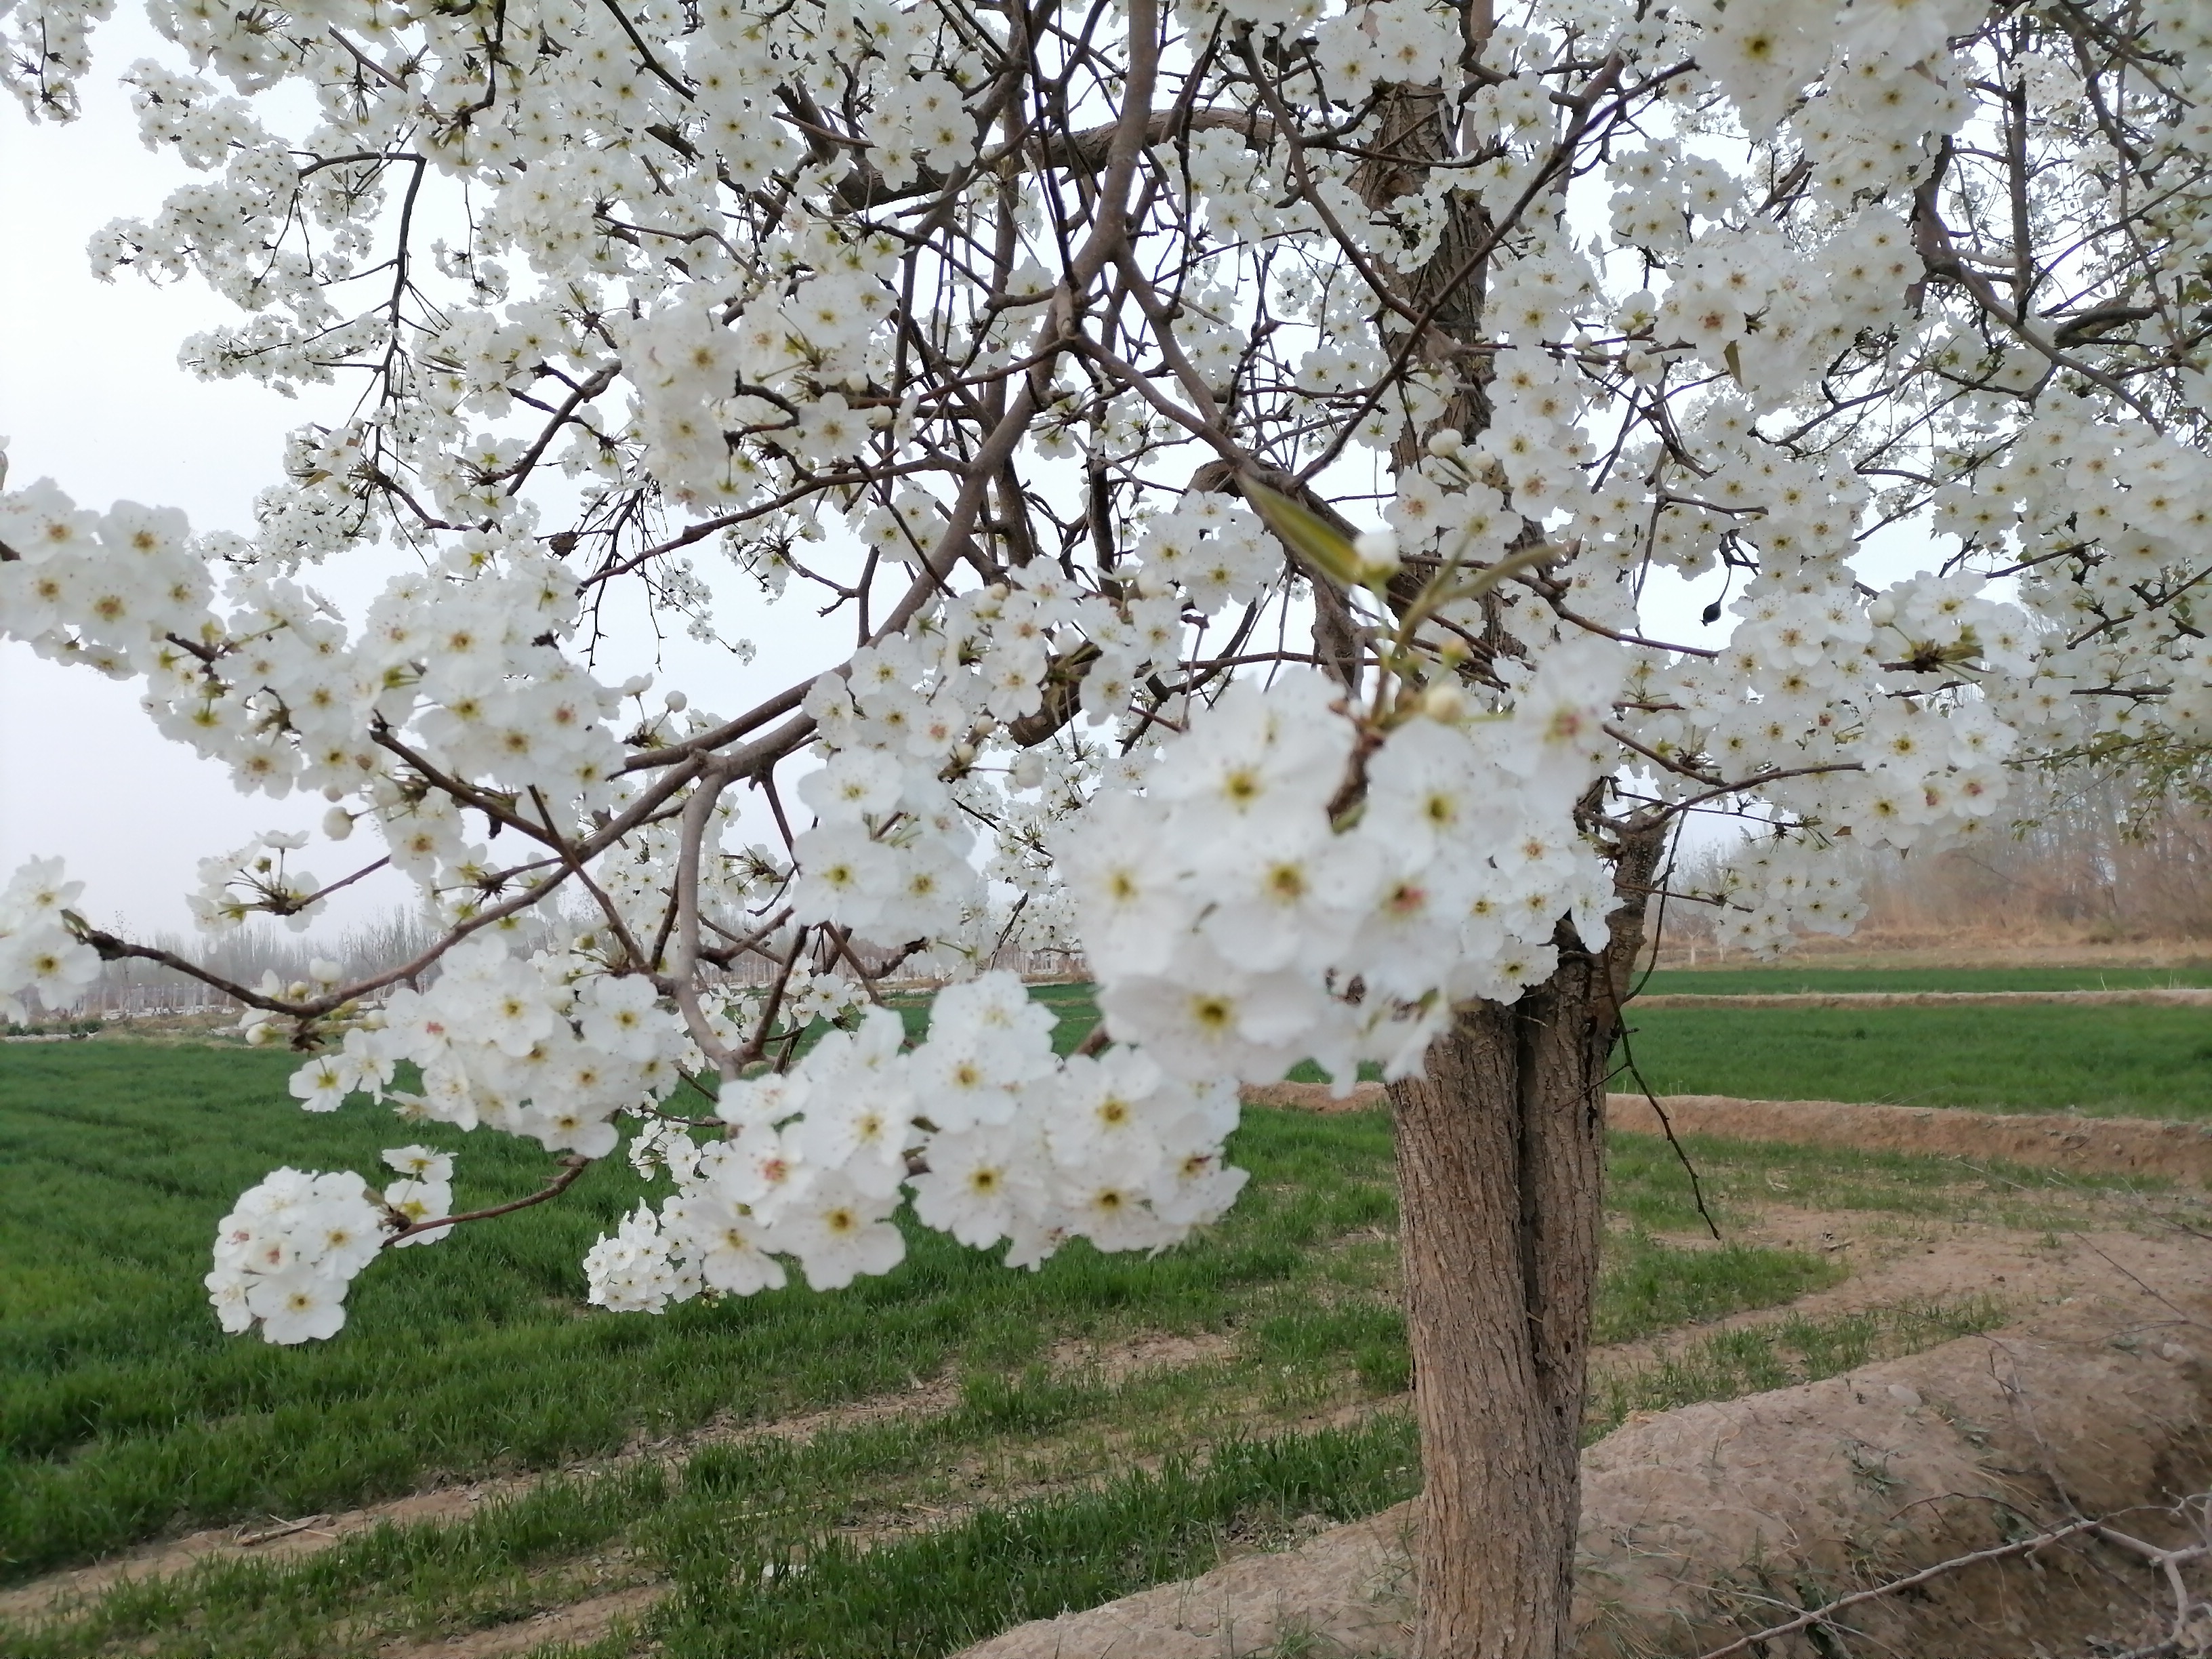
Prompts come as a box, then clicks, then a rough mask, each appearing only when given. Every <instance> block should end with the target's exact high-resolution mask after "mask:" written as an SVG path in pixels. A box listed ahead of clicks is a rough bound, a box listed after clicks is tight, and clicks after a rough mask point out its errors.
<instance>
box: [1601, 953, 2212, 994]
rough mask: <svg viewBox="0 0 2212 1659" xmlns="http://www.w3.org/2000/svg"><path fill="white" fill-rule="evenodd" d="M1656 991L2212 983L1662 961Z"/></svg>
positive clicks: (2060, 972) (2105, 975) (2136, 973)
mask: <svg viewBox="0 0 2212 1659" xmlns="http://www.w3.org/2000/svg"><path fill="white" fill-rule="evenodd" d="M1641 984H1642V986H1643V988H1644V991H1645V992H1646V993H1648V994H1650V995H1653V996H1662V995H1666V996H1708V997H1718V996H1747V995H1759V996H1791V995H1796V994H1802V993H1806V992H1813V993H1816V994H1822V995H1832V994H1835V993H1837V992H1839V991H1840V992H1846V993H1848V992H1852V991H2144V990H2201V989H2204V988H2206V987H2212V965H2205V964H2202V963H2197V964H2191V965H2189V966H2186V967H2180V968H1818V967H1813V966H1810V965H1807V966H1802V967H1801V966H1798V965H1797V964H1796V963H1789V962H1784V963H1776V964H1773V965H1771V966H1765V967H1750V968H1662V969H1657V970H1656V971H1655V972H1653V973H1651V974H1649V975H1645V976H1644V979H1643V980H1642V981H1641Z"/></svg>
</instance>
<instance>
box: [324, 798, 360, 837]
mask: <svg viewBox="0 0 2212 1659" xmlns="http://www.w3.org/2000/svg"><path fill="white" fill-rule="evenodd" d="M323 834H324V836H325V837H327V838H328V839H329V840H331V841H343V840H344V839H345V838H346V837H347V836H350V835H351V834H353V814H352V813H350V812H349V811H346V810H345V808H344V807H343V806H333V807H332V808H331V810H330V811H327V812H325V813H324V814H323Z"/></svg>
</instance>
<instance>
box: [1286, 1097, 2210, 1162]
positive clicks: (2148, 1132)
mask: <svg viewBox="0 0 2212 1659" xmlns="http://www.w3.org/2000/svg"><path fill="white" fill-rule="evenodd" d="M1244 1100H1245V1103H1247V1104H1248V1105H1254V1106H1280V1107H1289V1108H1291V1109H1295V1110H1299V1111H1309V1112H1364V1111H1370V1110H1374V1109H1377V1108H1380V1107H1383V1106H1384V1105H1386V1104H1387V1103H1388V1100H1387V1097H1386V1096H1385V1095H1384V1094H1383V1085H1381V1084H1379V1083H1361V1084H1358V1085H1354V1086H1353V1088H1352V1091H1351V1092H1350V1093H1349V1094H1346V1095H1344V1096H1342V1097H1338V1096H1336V1095H1334V1094H1333V1093H1332V1092H1331V1091H1330V1090H1329V1088H1328V1085H1326V1084H1321V1083H1269V1084H1262V1085H1256V1086H1255V1087H1252V1088H1248V1089H1246V1090H1245V1091H1244ZM1659 1103H1660V1105H1661V1106H1662V1108H1663V1109H1665V1111H1666V1121H1667V1122H1668V1124H1671V1125H1672V1126H1673V1127H1674V1133H1677V1134H1689V1135H1718V1136H1723V1137H1725V1138H1727V1139H1731V1140H1770V1141H1783V1142H1786V1143H1790V1144H1792V1145H1797V1146H1844V1147H1849V1148H1851V1149H1853V1150H1854V1151H1857V1152H1910V1153H1915V1154H1917V1155H1919V1156H1922V1157H1929V1158H1960V1159H1962V1160H1966V1161H1969V1162H1975V1163H1982V1162H1990V1161H1996V1162H1999V1163H2006V1164H2030V1165H2033V1166H2036V1167H2039V1168H2050V1169H2062V1170H2071V1171H2074V1172H2075V1173H2078V1174H2084V1175H2088V1174H2095V1175H2118V1176H2146V1177H2149V1178H2152V1179H2155V1180H2161V1181H2173V1182H2181V1183H2183V1184H2185V1185H2204V1186H2212V1123H2203V1124H2197V1123H2171V1122H2160V1121H2154V1120H2152V1119H2148V1118H2131V1117H2078V1116H2076V1115H2074V1114H2072V1113H2070V1112H2017V1113H2011V1112H1975V1111H1969V1110H1967V1109H1966V1108H1964V1107H1954V1106H1872V1105H1859V1104H1855V1103H1850V1102H1846V1101H1840V1100H1742V1099H1739V1098H1737V1097H1735V1096H1733V1095H1662V1096H1660V1097H1659ZM1605 1115H1606V1121H1607V1123H1608V1124H1609V1125H1610V1126H1611V1127H1613V1128H1616V1129H1626V1130H1629V1131H1632V1133H1637V1134H1653V1135H1656V1134H1661V1133H1664V1132H1665V1131H1664V1128H1663V1127H1662V1124H1661V1122H1660V1119H1659V1116H1658V1115H1657V1114H1656V1113H1655V1112H1654V1111H1653V1110H1652V1109H1651V1103H1650V1100H1648V1099H1647V1098H1646V1097H1644V1096H1642V1095H1618V1094H1617V1095H1607V1097H1606V1099H1605Z"/></svg>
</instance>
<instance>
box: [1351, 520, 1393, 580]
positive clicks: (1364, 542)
mask: <svg viewBox="0 0 2212 1659" xmlns="http://www.w3.org/2000/svg"><path fill="white" fill-rule="evenodd" d="M1352 557H1353V558H1354V559H1355V560H1356V561H1358V569H1359V583H1360V586H1363V587H1380V586H1383V584H1384V583H1385V582H1387V581H1389V580H1390V578H1391V577H1393V576H1395V575H1396V574H1398V538H1397V535H1396V533H1395V532H1392V531H1388V530H1370V531H1369V532H1367V533H1366V534H1365V535H1364V536H1361V537H1359V538H1358V539H1357V540H1355V541H1354V542H1353V543H1352Z"/></svg>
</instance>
